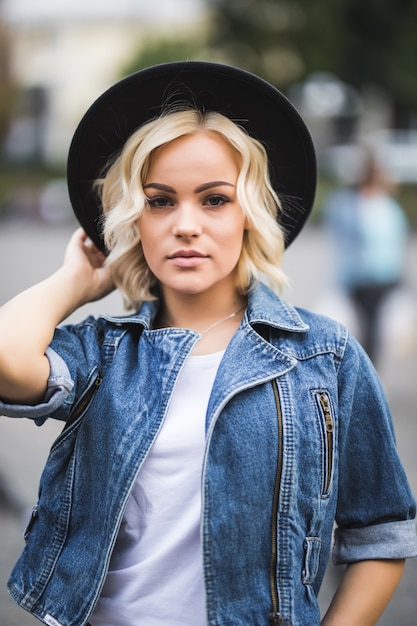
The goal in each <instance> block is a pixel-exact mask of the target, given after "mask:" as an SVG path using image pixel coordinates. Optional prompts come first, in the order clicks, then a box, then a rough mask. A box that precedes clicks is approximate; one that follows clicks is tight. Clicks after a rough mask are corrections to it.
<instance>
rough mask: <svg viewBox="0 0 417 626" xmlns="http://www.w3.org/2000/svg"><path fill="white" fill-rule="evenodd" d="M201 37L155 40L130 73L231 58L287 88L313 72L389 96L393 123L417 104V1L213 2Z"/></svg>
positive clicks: (403, 120)
mask: <svg viewBox="0 0 417 626" xmlns="http://www.w3.org/2000/svg"><path fill="white" fill-rule="evenodd" d="M207 5H208V8H209V18H208V20H207V22H206V23H205V24H204V25H203V27H202V28H201V30H200V32H199V33H198V34H194V35H193V36H192V37H189V36H187V35H186V34H184V35H179V36H177V37H176V38H173V39H167V38H162V39H154V40H151V41H149V42H147V43H145V45H144V46H142V47H141V50H140V51H139V52H138V54H137V55H136V57H135V58H134V59H133V60H132V63H131V64H130V65H129V67H128V68H126V70H127V71H128V72H130V71H135V70H137V69H140V68H142V67H145V66H147V65H152V64H154V63H160V62H165V61H175V60H183V59H186V58H187V59H199V58H200V59H206V60H215V61H219V62H225V63H231V64H234V65H238V66H239V67H243V68H246V69H248V70H249V71H252V72H255V73H256V74H258V75H260V76H263V77H264V78H266V79H267V80H269V81H271V82H272V83H273V84H275V85H276V86H278V87H279V88H280V89H282V90H283V91H285V90H286V89H287V88H288V87H289V86H290V85H292V84H293V83H294V82H297V81H301V80H303V78H304V77H305V76H307V75H308V74H310V73H311V72H315V71H328V72H332V73H334V74H335V75H336V76H337V77H338V78H339V79H341V80H342V81H344V82H346V83H349V84H351V85H353V86H354V87H356V88H357V89H358V90H359V91H362V90H363V89H364V88H365V87H367V86H371V87H376V88H378V89H380V90H383V91H384V92H385V93H387V94H389V97H390V98H391V100H392V103H393V107H394V123H395V125H397V126H400V127H407V126H409V124H410V121H411V119H412V115H413V111H414V112H415V111H416V109H417V77H416V70H415V64H416V59H417V0H366V1H364V0H320V1H318V2H314V1H312V0H207Z"/></svg>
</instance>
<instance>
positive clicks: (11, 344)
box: [0, 229, 114, 404]
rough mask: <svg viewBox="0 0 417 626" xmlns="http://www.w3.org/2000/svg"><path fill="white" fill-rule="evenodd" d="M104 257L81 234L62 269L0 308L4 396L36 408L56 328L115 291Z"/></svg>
mask: <svg viewBox="0 0 417 626" xmlns="http://www.w3.org/2000/svg"><path fill="white" fill-rule="evenodd" d="M104 262H105V257H104V255H103V254H102V253H101V252H99V251H98V250H97V248H95V247H94V246H93V245H92V244H91V242H90V241H89V240H88V239H87V237H86V235H85V233H84V231H83V230H82V229H78V230H77V231H76V232H75V233H74V235H73V236H72V238H71V240H70V242H69V244H68V247H67V250H66V253H65V259H64V263H63V265H62V267H61V268H60V269H59V270H58V271H57V272H55V273H54V274H53V275H52V276H50V277H49V278H47V279H46V280H44V281H42V282H41V283H39V284H37V285H35V286H34V287H31V288H30V289H27V290H26V291H24V292H22V293H21V294H19V295H18V296H16V297H15V298H13V299H12V300H10V301H9V302H8V303H6V304H5V305H4V306H3V307H2V308H1V309H0V397H1V398H2V399H3V400H5V401H7V402H11V403H18V404H22V403H25V404H35V403H37V402H38V401H40V400H41V399H42V398H43V396H44V394H45V391H46V385H47V380H48V376H49V362H48V359H47V358H46V356H45V350H46V348H47V347H48V345H49V344H50V342H51V340H52V337H53V334H54V331H55V328H56V326H57V325H58V324H60V323H61V322H62V321H63V320H64V319H65V318H66V317H68V315H70V314H71V313H73V312H74V311H75V310H76V309H78V308H79V307H80V306H82V305H83V304H86V303H87V302H92V301H94V300H98V299H100V298H102V297H103V296H105V295H107V294H108V293H110V291H112V289H114V284H113V281H112V279H111V276H110V272H109V271H108V269H107V268H106V267H105V265H104Z"/></svg>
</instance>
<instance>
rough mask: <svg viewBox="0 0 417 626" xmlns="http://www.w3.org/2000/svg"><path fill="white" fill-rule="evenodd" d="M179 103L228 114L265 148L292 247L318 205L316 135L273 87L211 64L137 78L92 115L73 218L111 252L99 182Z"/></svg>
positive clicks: (73, 190) (79, 139) (115, 89)
mask: <svg viewBox="0 0 417 626" xmlns="http://www.w3.org/2000/svg"><path fill="white" fill-rule="evenodd" d="M177 102H179V103H181V104H188V105H193V106H195V107H197V108H199V109H202V110H204V111H218V112H220V113H223V114H224V115H226V116H227V117H229V118H231V119H232V120H234V121H235V122H237V123H238V124H239V125H240V126H242V127H243V128H245V129H246V131H247V132H248V133H249V134H250V135H251V136H253V137H255V138H256V139H258V140H260V141H261V142H262V143H263V144H264V146H265V148H266V150H267V153H268V157H269V163H270V175H271V181H272V184H273V186H274V189H275V190H276V192H277V193H278V194H279V196H280V198H281V201H282V203H283V213H282V214H281V215H280V217H279V220H280V224H281V225H282V227H283V229H284V232H285V237H286V245H287V246H288V245H289V244H290V243H291V242H292V241H293V240H294V239H295V237H296V236H297V235H298V233H299V232H300V230H301V229H302V227H303V225H304V223H305V221H306V219H307V217H308V215H309V213H310V211H311V209H312V206H313V202H314V195H315V189H316V157H315V151H314V147H313V143H312V140H311V136H310V133H309V131H308V129H307V127H306V125H305V123H304V121H303V120H302V118H301V117H300V115H299V113H298V112H297V111H296V109H295V108H294V106H293V105H292V104H291V103H290V101H289V100H288V99H287V98H286V97H285V96H284V95H283V94H282V93H281V92H280V91H278V90H277V89H276V88H275V87H273V86H272V85H270V84H269V83H268V82H266V81H264V80H263V79H261V78H259V77H258V76H255V75H254V74H251V73H249V72H247V71H245V70H241V69H238V68H236V67H231V66H229V65H222V64H218V63H209V62H204V61H184V62H175V63H164V64H161V65H156V66H153V67H149V68H146V69H144V70H141V71H139V72H136V73H134V74H131V75H130V76H127V77H126V78H124V79H122V80H121V81H119V82H118V83H116V84H115V85H113V86H112V87H110V88H109V89H108V90H107V91H105V92H104V93H103V94H102V95H101V96H100V97H99V98H98V99H97V100H96V101H95V102H94V103H93V104H92V105H91V107H90V108H89V109H88V111H87V112H86V113H85V115H84V117H83V118H82V120H81V122H80V124H79V125H78V128H77V129H76V131H75V134H74V137H73V139H72V142H71V146H70V150H69V155H68V163H67V181H68V190H69V196H70V200H71V204H72V207H73V210H74V213H75V215H76V217H77V219H78V221H79V222H80V224H81V226H82V227H83V228H84V230H85V231H86V233H87V235H88V236H89V237H90V239H91V240H92V241H93V242H94V243H95V244H96V245H97V246H98V247H99V248H100V249H102V250H104V243H103V239H102V236H101V227H100V216H101V208H100V203H99V200H98V198H97V195H96V194H95V192H94V191H93V182H94V180H95V179H96V178H98V177H99V176H100V175H101V173H102V171H103V168H105V166H106V165H107V164H108V163H109V161H110V159H111V158H112V157H113V155H115V154H117V153H119V152H120V150H121V149H122V147H123V145H124V143H125V142H126V140H127V138H128V137H129V136H130V135H131V134H132V132H133V131H134V130H136V129H137V128H138V127H139V126H141V125H142V124H143V123H145V122H147V121H149V120H151V119H153V118H155V117H158V115H160V114H161V112H163V111H164V110H165V109H166V107H167V106H169V105H174V104H175V103H177Z"/></svg>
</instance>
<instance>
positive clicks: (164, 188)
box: [143, 183, 177, 193]
mask: <svg viewBox="0 0 417 626" xmlns="http://www.w3.org/2000/svg"><path fill="white" fill-rule="evenodd" d="M149 187H152V189H158V190H159V191H166V192H167V193H177V192H176V191H175V189H174V188H173V187H170V186H169V185H163V184H162V183H147V184H146V185H144V186H143V188H144V189H148V188H149Z"/></svg>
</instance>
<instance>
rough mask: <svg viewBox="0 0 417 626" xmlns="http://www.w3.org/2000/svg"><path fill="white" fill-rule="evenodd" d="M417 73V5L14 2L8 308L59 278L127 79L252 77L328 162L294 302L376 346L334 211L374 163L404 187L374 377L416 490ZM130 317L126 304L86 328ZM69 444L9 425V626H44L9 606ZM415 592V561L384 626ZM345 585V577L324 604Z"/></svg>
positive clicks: (4, 518)
mask: <svg viewBox="0 0 417 626" xmlns="http://www.w3.org/2000/svg"><path fill="white" fill-rule="evenodd" d="M416 58H417V0H368V2H363V0H320V2H311V0H175V1H173V0H171V1H170V0H154V2H148V1H145V0H88V2H85V0H84V1H82V0H72V1H71V2H70V3H69V2H63V1H62V0H37V1H36V2H33V1H32V0H0V168H1V169H0V304H1V303H3V302H5V301H6V300H7V299H8V298H10V297H11V296H13V295H14V294H15V293H17V292H18V291H19V290H21V289H23V288H24V287H26V286H28V285H30V284H31V283H33V282H35V281H37V280H39V279H41V278H42V277H44V276H46V275H47V274H48V273H50V272H51V271H53V269H55V268H56V267H58V265H59V263H60V260H61V258H62V253H63V250H64V246H65V243H66V241H67V239H68V237H69V236H70V233H71V232H72V230H73V229H74V227H75V221H74V218H73V215H72V210H71V207H70V204H69V200H68V195H67V188H66V181H65V163H66V156H67V152H68V148H69V144H70V141H71V137H72V135H73V133H74V130H75V128H76V126H77V124H78V122H79V120H80V118H81V117H82V115H83V114H84V112H85V111H86V109H87V108H88V107H89V105H90V104H91V103H92V101H94V100H95V98H97V97H98V96H99V95H100V94H101V93H102V92H103V91H104V90H105V89H106V88H107V87H109V86H110V85H112V84H113V83H114V82H115V81H117V80H118V79H120V78H121V77H123V76H125V75H126V74H129V73H131V72H133V71H135V70H138V69H141V68H143V67H146V66H149V65H153V64H155V63H160V62H165V61H175V60H183V59H191V60H211V61H216V62H220V63H230V64H232V65H237V66H239V67H242V68H245V69H247V70H249V71H253V72H255V73H256V74H258V75H260V76H262V77H264V78H265V79H267V80H268V81H270V82H272V83H273V84H274V85H276V86H277V87H278V88H279V89H280V90H281V91H283V92H284V93H285V94H286V95H287V96H288V98H289V99H290V100H291V101H292V102H293V103H294V105H295V106H296V107H297V108H298V110H299V111H300V113H301V114H302V116H303V117H304V119H305V121H306V123H307V125H308V127H309V128H310V131H311V133H312V136H313V139H314V142H315V145H316V150H317V156H318V164H319V184H318V192H317V201H316V205H315V209H314V212H313V216H312V219H311V220H310V223H309V225H308V227H307V228H306V229H305V230H304V232H303V233H302V234H301V236H300V237H299V240H297V242H295V244H293V246H291V248H290V250H289V251H288V252H287V254H286V259H285V266H286V269H287V271H288V274H289V275H290V278H291V282H292V288H291V289H290V290H288V293H286V294H284V295H285V296H286V297H287V298H288V299H289V300H291V301H292V302H293V303H294V304H298V305H301V306H307V307H309V308H313V309H315V310H317V311H319V312H324V313H326V314H329V315H331V316H333V317H336V318H337V319H340V320H341V321H342V322H344V323H346V324H347V325H348V326H349V327H350V328H351V330H352V331H353V332H354V333H355V334H356V335H357V336H358V337H359V339H360V340H362V339H363V341H365V331H364V329H363V327H362V320H361V317H360V315H359V313H358V310H357V309H356V308H355V306H354V304H355V302H354V301H353V300H352V299H351V298H350V297H349V296H350V294H349V293H348V291H347V290H346V289H345V285H343V284H342V283H341V282H340V281H339V277H338V276H337V273H336V271H335V268H336V266H337V265H338V263H339V261H340V258H339V257H341V254H342V248H343V242H342V245H339V242H338V241H337V239H336V237H335V235H334V232H332V229H331V228H329V227H328V225H329V223H332V220H331V219H330V220H329V219H328V205H329V202H328V200H329V198H332V197H333V194H334V193H337V192H338V191H340V190H348V191H349V194H351V192H353V191H355V192H356V191H357V190H358V189H359V186H360V185H361V184H362V183H363V177H364V169H365V165H366V160H367V158H368V157H369V155H370V154H372V157H373V158H374V159H375V160H376V162H377V163H378V164H379V166H380V167H382V168H383V169H384V172H385V175H386V178H387V179H389V181H390V184H389V189H388V186H386V189H385V192H386V195H389V196H390V198H391V199H393V201H394V202H395V203H396V205H397V209H398V208H399V209H398V210H400V211H401V213H402V214H403V216H404V224H406V227H405V228H404V229H403V230H406V233H405V237H403V239H402V240H401V241H402V243H401V246H402V252H403V258H402V261H401V268H400V274H399V275H398V277H397V278H396V279H395V280H391V283H392V284H393V285H392V286H393V287H394V288H393V289H389V292H387V294H386V296H387V297H385V298H384V301H383V302H382V303H381V307H380V311H379V312H378V320H379V321H378V333H379V335H378V342H379V348H380V349H379V353H378V356H377V357H376V356H375V364H376V366H377V368H378V370H379V372H380V375H381V378H382V380H383V383H384V386H385V388H386V391H387V395H388V398H389V400H390V402H391V406H392V408H393V413H394V421H395V426H396V430H397V437H398V446H399V450H400V453H401V455H402V457H403V459H404V463H405V465H406V469H407V471H408V473H409V476H410V480H411V482H412V485H413V488H414V490H415V491H416V490H417V464H416V461H415V444H414V445H413V442H415V441H416V436H417V415H416V408H415V407H416V406H417V389H416V385H415V380H416V374H417V306H416V303H417V276H416V269H417V236H416V230H417V74H416V69H415V59H416ZM378 193H379V192H378ZM365 195H366V196H367V197H368V196H373V195H374V192H373V191H371V192H370V191H369V189H368V191H367V192H366V194H365ZM377 195H378V194H377ZM345 197H348V196H345ZM350 197H351V196H350V195H349V198H350ZM378 197H379V196H378ZM361 202H362V201H361ZM372 210H373V212H374V213H375V215H378V216H379V217H377V219H376V222H374V223H373V224H372V225H370V224H368V227H369V226H370V228H371V230H372V233H373V235H374V237H373V239H376V234H377V233H379V232H380V231H381V237H382V235H383V233H382V231H384V230H385V239H381V240H380V241H379V242H378V243H377V244H376V243H375V241H374V246H375V245H377V248H378V250H379V252H380V251H381V250H382V251H383V252H384V251H389V250H392V249H393V248H394V243H391V241H390V240H389V239H387V236H388V234H389V233H391V232H392V231H393V228H392V227H391V226H390V225H388V209H386V212H385V213H383V212H378V213H376V210H375V207H374V209H372ZM375 224H376V226H375ZM383 226H385V228H383ZM341 230H343V229H340V228H339V234H340V232H341ZM347 230H348V229H347ZM347 230H346V232H347ZM378 236H379V235H378ZM381 242H382V243H381ZM335 244H336V245H335ZM378 246H379V247H378ZM375 249H376V248H375ZM373 256H374V257H375V255H373ZM382 256H383V257H384V261H385V264H386V260H387V255H385V254H382ZM399 256H400V255H399V254H398V255H397V264H398V258H399ZM358 258H359V257H358ZM385 269H386V268H385ZM378 271H379V274H380V273H381V269H380V268H379V270H378ZM384 294H385V292H384ZM121 308H122V305H121V302H120V300H119V298H118V297H117V295H114V294H113V296H111V297H110V298H108V299H106V301H105V302H102V303H100V304H99V305H94V306H93V307H90V308H88V311H87V310H82V311H79V312H78V313H77V315H76V317H77V316H78V317H83V316H84V314H85V313H86V312H90V311H92V312H96V311H98V310H103V309H104V310H107V311H108V312H119V311H120V310H121ZM374 313H375V315H376V311H375V312H374ZM57 432H58V430H57V427H56V425H49V426H47V427H44V428H42V429H36V428H34V427H33V426H32V425H31V424H20V423H19V424H16V423H15V422H13V421H12V420H4V419H2V420H1V421H0V524H1V532H0V624H2V625H4V626H25V624H32V623H34V622H35V620H34V619H32V618H30V617H27V616H26V615H25V614H24V612H23V611H22V610H20V609H17V608H15V607H14V605H13V603H12V602H11V601H10V600H9V599H8V597H7V593H6V591H5V581H6V579H7V575H8V571H9V570H10V567H11V566H12V564H13V562H14V561H15V560H16V558H17V556H18V554H19V551H20V549H21V545H22V540H21V532H22V528H23V525H24V519H25V517H26V514H27V510H28V509H29V508H30V506H31V505H32V504H33V502H34V501H35V500H36V485H37V482H38V479H39V474H40V471H41V468H42V465H43V462H44V459H45V456H46V454H47V451H48V448H49V446H50V443H51V442H52V440H53V438H54V437H55V436H56V434H57ZM416 580H417V568H416V563H415V561H413V562H411V563H410V564H409V565H408V568H407V572H406V576H405V577H404V579H403V582H402V583H401V587H400V590H399V592H398V594H397V596H396V599H395V600H394V602H393V603H392V605H391V607H390V609H389V610H388V612H387V614H386V616H385V617H384V618H382V620H381V621H380V624H388V623H390V624H391V623H392V621H393V620H394V619H395V620H396V624H397V626H411V625H412V624H415V623H416V617H415V615H416V609H417V605H416V599H415V591H416ZM334 583H335V574H334V572H333V573H332V571H330V572H329V576H328V579H326V584H325V586H324V590H323V594H322V598H323V599H322V602H323V605H325V604H326V602H327V601H328V598H329V597H330V593H331V590H332V588H333V585H334Z"/></svg>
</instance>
